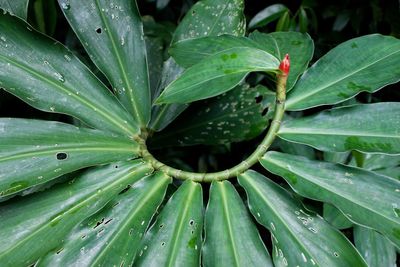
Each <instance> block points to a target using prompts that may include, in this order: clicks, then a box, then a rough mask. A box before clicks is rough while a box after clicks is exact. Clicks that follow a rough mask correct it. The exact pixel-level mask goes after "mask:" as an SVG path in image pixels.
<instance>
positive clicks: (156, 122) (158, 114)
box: [149, 57, 189, 131]
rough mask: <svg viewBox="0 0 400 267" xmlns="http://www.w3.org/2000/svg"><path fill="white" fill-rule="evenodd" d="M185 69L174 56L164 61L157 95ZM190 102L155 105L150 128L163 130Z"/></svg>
mask: <svg viewBox="0 0 400 267" xmlns="http://www.w3.org/2000/svg"><path fill="white" fill-rule="evenodd" d="M182 71H183V69H182V68H181V67H180V66H179V65H178V64H176V62H175V61H174V59H173V58H171V57H170V58H169V59H168V60H167V61H165V62H164V65H163V69H162V73H161V80H160V85H159V86H158V91H157V92H156V94H155V96H158V95H160V93H161V90H163V89H164V88H165V87H167V85H168V84H170V83H171V82H172V81H174V80H175V79H176V78H178V77H179V75H181V74H182ZM188 106H189V105H188V104H170V105H154V106H153V109H152V113H151V114H152V117H151V121H150V124H149V128H150V129H152V130H154V131H161V130H162V129H164V128H165V127H167V126H168V125H169V124H170V123H171V122H172V121H173V120H175V118H176V117H177V116H178V115H179V114H180V113H182V112H183V111H184V110H185V109H186V108H187V107H188Z"/></svg>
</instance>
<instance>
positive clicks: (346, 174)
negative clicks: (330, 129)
mask: <svg viewBox="0 0 400 267" xmlns="http://www.w3.org/2000/svg"><path fill="white" fill-rule="evenodd" d="M260 162H261V164H262V165H263V166H264V167H265V168H266V169H267V170H269V171H270V172H272V173H274V174H276V175H279V176H281V177H283V178H285V179H286V180H287V181H288V182H289V184H290V185H291V187H292V188H293V189H294V190H295V191H296V192H297V193H298V194H300V195H302V196H304V197H307V198H312V199H315V200H320V201H324V202H327V203H330V204H333V205H334V206H336V207H337V208H339V209H340V210H341V211H342V212H343V213H344V214H345V215H346V217H348V218H349V219H350V220H351V221H353V222H355V223H357V224H360V225H364V226H367V227H371V228H373V229H376V230H378V231H379V232H381V233H383V234H384V235H385V236H387V237H388V238H389V239H390V240H392V241H393V242H394V243H395V244H396V245H397V246H398V247H400V234H399V233H400V209H399V207H400V202H399V194H400V181H397V180H395V179H392V178H389V177H387V176H383V175H379V174H377V173H374V172H370V171H366V170H363V169H360V168H354V167H349V166H344V165H340V164H332V163H327V162H320V161H313V160H308V159H306V158H303V157H299V156H293V155H289V154H283V153H279V152H268V153H267V154H265V156H264V157H263V158H262V159H261V160H260Z"/></svg>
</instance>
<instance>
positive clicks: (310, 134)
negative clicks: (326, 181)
mask: <svg viewBox="0 0 400 267" xmlns="http://www.w3.org/2000/svg"><path fill="white" fill-rule="evenodd" d="M278 136H279V137H281V138H283V139H286V140H288V141H292V142H298V143H302V144H307V145H311V146H313V147H315V148H317V149H320V150H325V151H335V152H344V151H349V150H359V151H363V152H379V153H387V154H400V104H399V103H389V102H386V103H376V104H367V105H354V106H349V107H341V108H335V109H331V110H327V111H323V112H321V113H319V114H317V115H314V116H309V117H302V118H296V119H291V120H288V121H285V122H284V123H283V124H282V126H281V128H280V129H279V132H278Z"/></svg>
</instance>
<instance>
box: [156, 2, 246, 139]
mask: <svg viewBox="0 0 400 267" xmlns="http://www.w3.org/2000/svg"><path fill="white" fill-rule="evenodd" d="M243 10H244V1H243V0H201V1H198V2H196V4H194V5H193V6H192V8H191V9H190V10H189V11H188V12H187V13H186V15H185V17H184V18H183V19H182V21H181V23H179V26H178V27H177V28H176V30H175V33H174V35H173V40H172V42H171V43H175V42H178V41H182V40H185V39H191V38H199V37H204V36H219V35H222V34H231V35H238V36H243V35H244V33H245V30H246V23H245V18H244V14H243ZM229 14H232V15H229ZM210 16H211V18H210ZM204 27H205V29H204ZM165 67H166V68H165ZM182 72H183V68H180V67H179V66H177V65H176V64H175V62H173V61H172V62H171V63H170V64H168V65H164V69H163V77H164V75H165V76H167V77H171V78H172V77H174V79H175V78H176V77H178V76H179V75H181V74H182ZM162 79H163V80H164V82H163V81H162V82H161V84H160V87H159V93H158V94H157V95H156V96H158V95H159V94H160V93H161V91H162V90H164V88H165V87H166V86H167V85H168V84H169V83H171V82H172V81H173V80H174V79H172V80H170V78H166V79H164V78H162ZM186 108H187V105H184V104H167V105H161V106H154V107H153V110H152V119H151V123H150V128H151V129H153V130H155V131H160V130H162V129H164V128H165V127H166V126H167V125H168V124H169V123H171V122H172V121H173V120H174V119H175V118H176V117H177V116H178V115H179V114H180V113H182V112H183V111H184V110H185V109H186Z"/></svg>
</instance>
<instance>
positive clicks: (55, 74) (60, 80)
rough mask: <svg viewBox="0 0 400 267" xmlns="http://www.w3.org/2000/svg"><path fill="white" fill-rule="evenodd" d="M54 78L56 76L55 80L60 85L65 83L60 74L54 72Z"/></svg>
mask: <svg viewBox="0 0 400 267" xmlns="http://www.w3.org/2000/svg"><path fill="white" fill-rule="evenodd" d="M54 76H56V78H57V80H58V81H59V82H62V83H64V82H65V78H64V76H63V75H62V74H61V73H59V72H55V73H54Z"/></svg>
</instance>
